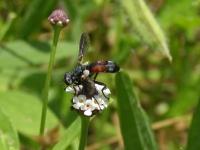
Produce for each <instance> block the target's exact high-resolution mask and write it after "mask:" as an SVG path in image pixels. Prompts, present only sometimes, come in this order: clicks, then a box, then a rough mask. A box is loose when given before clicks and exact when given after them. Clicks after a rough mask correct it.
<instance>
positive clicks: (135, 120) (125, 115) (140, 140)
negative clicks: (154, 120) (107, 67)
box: [116, 72, 157, 150]
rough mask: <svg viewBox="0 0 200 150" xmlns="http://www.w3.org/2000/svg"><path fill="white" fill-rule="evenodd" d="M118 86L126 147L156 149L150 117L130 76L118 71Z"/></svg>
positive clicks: (119, 111) (140, 149) (138, 149)
mask: <svg viewBox="0 0 200 150" xmlns="http://www.w3.org/2000/svg"><path fill="white" fill-rule="evenodd" d="M116 86H117V103H118V113H119V118H120V127H121V133H122V136H123V139H124V145H125V149H126V150H132V149H133V148H134V149H137V150H149V149H151V150H156V149H157V146H156V143H155V140H154V136H153V133H152V131H151V128H150V125H149V121H148V118H147V116H146V114H145V113H144V111H143V109H142V108H141V107H140V105H139V103H138V101H137V99H136V96H135V94H134V92H133V88H132V84H131V80H130V78H129V77H128V76H127V75H126V74H125V73H122V72H120V73H118V74H117V76H116Z"/></svg>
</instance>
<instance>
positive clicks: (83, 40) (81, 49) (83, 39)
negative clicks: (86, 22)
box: [78, 33, 90, 64]
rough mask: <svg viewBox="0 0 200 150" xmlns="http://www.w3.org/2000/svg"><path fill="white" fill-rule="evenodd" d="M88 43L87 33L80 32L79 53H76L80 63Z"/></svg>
mask: <svg viewBox="0 0 200 150" xmlns="http://www.w3.org/2000/svg"><path fill="white" fill-rule="evenodd" d="M89 44H90V39H89V35H88V34H87V33H82V34H81V38H80V43H79V54H78V63H79V64H80V63H81V62H82V60H83V55H84V54H85V52H86V51H87V49H88V47H89Z"/></svg>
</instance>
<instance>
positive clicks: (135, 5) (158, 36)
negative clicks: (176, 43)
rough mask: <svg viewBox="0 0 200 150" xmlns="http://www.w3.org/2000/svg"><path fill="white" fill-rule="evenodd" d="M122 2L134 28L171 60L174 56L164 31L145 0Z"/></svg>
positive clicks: (126, 0) (124, 0) (125, 0)
mask: <svg viewBox="0 0 200 150" xmlns="http://www.w3.org/2000/svg"><path fill="white" fill-rule="evenodd" d="M121 2H122V6H123V7H124V8H125V11H126V12H127V14H128V16H129V17H130V21H131V23H132V25H133V28H134V30H136V31H137V32H138V33H139V35H140V36H141V37H142V38H143V40H144V41H145V42H146V43H148V44H150V45H152V46H154V45H155V46H156V47H157V48H158V49H159V50H161V51H162V52H163V54H164V55H165V56H167V57H168V59H169V60H170V61H171V60H172V57H171V55H170V52H169V48H168V44H167V42H166V38H165V36H164V33H163V31H162V30H161V28H160V26H159V24H158V23H157V21H156V20H155V18H154V16H153V14H152V13H151V11H150V10H149V8H148V7H147V5H146V4H145V2H144V0H123V1H121Z"/></svg>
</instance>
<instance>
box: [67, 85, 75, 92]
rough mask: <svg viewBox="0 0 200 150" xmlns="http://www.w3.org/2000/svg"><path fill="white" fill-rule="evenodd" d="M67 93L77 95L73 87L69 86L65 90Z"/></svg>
mask: <svg viewBox="0 0 200 150" xmlns="http://www.w3.org/2000/svg"><path fill="white" fill-rule="evenodd" d="M65 91H66V92H69V93H75V91H74V89H73V88H72V87H71V86H68V87H67V88H66V89H65Z"/></svg>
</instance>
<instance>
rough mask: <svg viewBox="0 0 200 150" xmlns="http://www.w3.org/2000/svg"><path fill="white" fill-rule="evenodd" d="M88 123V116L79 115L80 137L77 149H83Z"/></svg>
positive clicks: (85, 142)
mask: <svg viewBox="0 0 200 150" xmlns="http://www.w3.org/2000/svg"><path fill="white" fill-rule="evenodd" d="M89 123H90V118H89V117H85V116H81V138H80V143H79V148H78V149H79V150H84V149H85V146H86V144H87V136H88V127H89Z"/></svg>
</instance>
